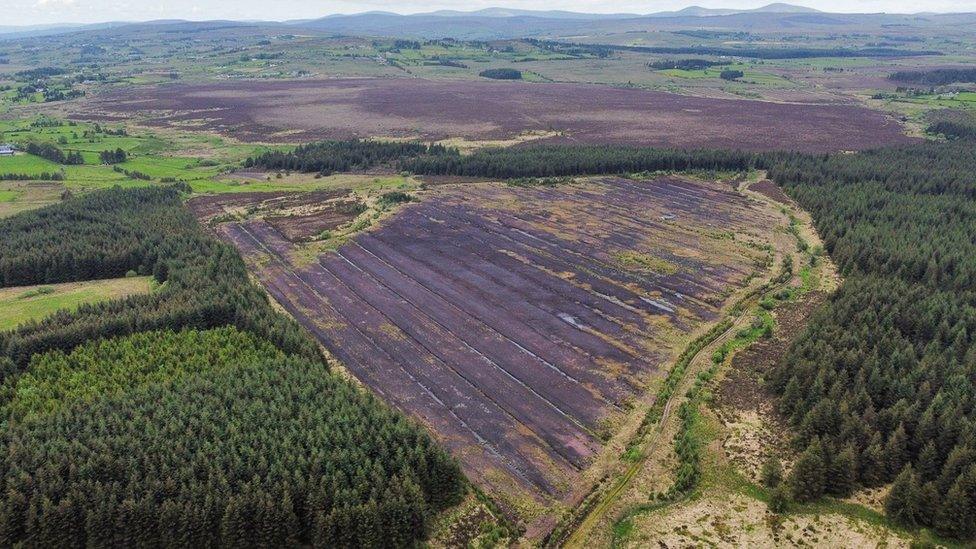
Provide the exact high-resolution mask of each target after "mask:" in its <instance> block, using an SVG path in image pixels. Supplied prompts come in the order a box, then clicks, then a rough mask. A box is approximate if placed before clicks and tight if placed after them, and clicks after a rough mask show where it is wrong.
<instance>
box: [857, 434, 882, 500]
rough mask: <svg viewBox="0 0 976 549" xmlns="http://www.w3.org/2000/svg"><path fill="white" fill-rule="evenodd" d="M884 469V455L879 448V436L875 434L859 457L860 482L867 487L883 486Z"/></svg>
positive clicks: (880, 447)
mask: <svg viewBox="0 0 976 549" xmlns="http://www.w3.org/2000/svg"><path fill="white" fill-rule="evenodd" d="M885 467H886V466H885V453H884V448H882V446H881V435H879V434H878V433H875V434H874V437H873V438H872V439H871V443H870V444H868V447H867V448H866V449H865V450H864V454H863V455H862V456H861V474H860V478H861V482H862V483H863V484H864V485H865V486H868V487H873V486H879V485H881V484H883V483H884V481H885V477H886V475H887V471H886V469H885Z"/></svg>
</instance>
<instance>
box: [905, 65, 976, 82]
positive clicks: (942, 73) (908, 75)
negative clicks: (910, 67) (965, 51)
mask: <svg viewBox="0 0 976 549" xmlns="http://www.w3.org/2000/svg"><path fill="white" fill-rule="evenodd" d="M888 79H889V80H894V81H896V82H905V83H907V84H922V85H926V86H944V85H946V84H956V83H968V82H976V69H968V68H967V69H931V70H927V71H897V72H893V73H891V74H890V75H888Z"/></svg>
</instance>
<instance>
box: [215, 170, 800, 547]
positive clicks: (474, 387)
mask: <svg viewBox="0 0 976 549" xmlns="http://www.w3.org/2000/svg"><path fill="white" fill-rule="evenodd" d="M635 204H637V205H638V207H637V208H633V206H634V205H635ZM636 211H639V212H640V213H639V214H637V213H635V212H636ZM780 222H781V221H780V217H779V214H778V212H776V211H775V210H774V211H768V209H767V208H766V207H765V206H763V204H762V203H761V202H759V201H755V200H750V199H747V198H745V197H744V196H742V195H739V194H737V193H736V192H735V191H733V190H732V189H731V188H730V187H728V186H727V185H722V184H717V183H702V182H695V181H692V180H689V179H683V178H680V179H679V178H660V179H655V180H650V181H639V180H628V179H620V178H602V179H594V180H587V181H583V182H578V183H575V184H569V185H560V186H544V187H510V186H503V185H498V184H478V185H464V186H449V187H445V188H442V189H438V190H437V191H434V192H433V193H431V194H429V195H427V196H426V197H425V198H424V200H423V201H422V202H421V203H420V204H415V205H407V206H405V207H404V208H403V210H402V211H400V212H399V213H397V214H396V215H395V216H394V217H393V218H392V219H390V220H389V221H388V222H385V223H383V224H382V225H381V226H380V227H379V228H378V229H376V230H373V231H366V232H362V233H360V234H358V235H357V236H355V237H354V238H352V239H351V240H350V241H348V242H347V243H346V244H344V245H342V246H341V247H339V248H338V249H337V250H335V251H331V252H325V253H322V254H320V255H318V256H317V257H315V258H314V259H313V260H311V261H309V260H308V259H307V254H306V253H303V252H302V251H301V249H300V246H299V245H298V244H296V243H294V242H291V241H289V240H288V239H287V238H286V237H285V235H284V234H282V233H281V232H279V231H277V230H276V229H275V227H274V226H273V225H272V224H270V223H269V222H268V221H267V220H266V218H260V217H255V218H251V219H246V220H243V221H235V222H230V223H225V224H222V225H220V226H219V229H218V230H219V232H220V233H221V234H222V235H223V236H224V237H225V238H226V239H227V240H229V241H231V242H233V243H234V244H235V245H236V246H237V247H238V249H239V250H240V251H241V252H242V254H243V255H244V257H245V259H246V261H247V262H248V264H249V265H250V267H251V269H252V270H253V271H254V272H255V273H256V274H257V276H258V277H259V279H260V280H261V281H262V283H263V284H264V285H265V286H266V288H267V289H268V290H269V292H270V293H271V294H272V295H273V296H274V297H275V298H276V300H277V301H278V302H279V303H281V304H282V305H283V306H284V307H285V308H286V309H287V310H288V311H289V312H290V313H291V314H292V315H293V316H295V318H297V319H298V320H299V321H300V323H302V324H303V325H304V326H305V327H306V328H308V329H309V330H310V331H311V332H312V333H313V334H314V335H315V336H316V337H317V338H318V339H319V340H320V341H321V342H322V343H323V344H325V345H326V347H327V348H328V349H329V351H330V352H331V353H332V354H333V355H334V357H335V358H337V359H338V360H339V361H340V362H341V364H343V366H345V368H347V369H348V370H349V371H350V372H351V373H352V374H353V375H354V376H355V377H357V378H358V379H360V381H362V382H363V383H364V384H366V385H368V386H369V387H370V388H372V389H373V390H375V391H376V392H377V393H379V394H380V395H382V396H384V398H386V399H387V400H388V401H390V402H391V403H392V404H394V405H395V406H397V407H399V408H400V409H402V410H404V411H405V412H407V413H409V414H411V415H413V416H414V417H417V418H418V419H420V420H421V421H423V422H424V423H426V424H427V425H428V426H429V427H430V428H431V429H432V430H433V431H434V432H435V433H437V435H438V437H439V438H440V439H441V440H442V441H443V443H444V444H445V445H446V446H447V447H448V448H450V449H451V450H452V451H453V453H454V454H455V455H456V456H458V457H459V459H461V462H462V465H463V467H464V470H465V472H466V473H467V474H468V476H469V477H470V478H472V479H474V480H476V481H477V482H479V483H480V484H481V485H482V486H483V487H485V488H486V489H488V491H489V492H490V493H491V494H492V495H493V496H495V497H497V498H498V500H499V501H500V502H502V504H503V506H505V507H506V509H507V510H508V511H509V512H510V513H512V514H513V515H515V516H517V517H518V518H519V519H521V520H524V521H525V522H527V523H529V535H530V536H531V535H533V533H534V534H535V535H538V534H540V533H544V532H545V531H546V530H547V529H548V528H551V527H552V522H551V521H552V515H551V514H550V515H548V516H547V513H551V512H552V510H553V509H561V508H563V506H566V505H572V504H573V503H574V502H575V501H576V500H578V499H579V498H580V497H581V496H582V495H583V492H584V491H585V487H584V486H581V479H582V478H584V475H585V471H586V469H587V468H588V467H589V466H590V465H592V464H593V463H594V461H595V460H596V459H597V457H598V456H599V454H600V453H601V452H602V451H603V444H604V442H605V441H606V440H607V439H608V438H609V437H610V436H612V435H613V433H614V431H615V430H616V429H617V428H618V427H619V425H620V424H621V422H622V421H623V420H624V419H625V416H626V415H627V414H628V412H629V411H630V410H631V409H633V408H634V407H635V405H637V403H639V402H641V401H642V400H643V399H644V398H646V397H645V393H646V392H647V391H648V389H649V386H650V385H651V383H652V381H653V380H654V379H656V378H657V377H658V376H659V375H660V373H661V368H662V367H664V366H665V364H666V362H667V361H668V359H669V357H670V355H671V353H672V352H673V350H674V349H675V348H676V344H677V342H680V341H682V340H684V339H686V338H687V337H688V336H689V334H691V333H693V332H695V331H696V330H697V329H699V327H701V326H703V325H704V324H706V323H708V322H709V321H711V320H714V319H715V318H716V317H717V314H718V311H720V310H721V309H722V307H723V304H724V302H725V300H726V299H727V298H728V296H729V295H730V294H731V293H732V292H733V291H734V290H735V289H738V288H742V287H745V286H747V285H748V284H749V283H750V282H751V281H752V280H753V279H754V278H755V277H756V276H757V275H759V274H761V273H765V272H767V270H768V267H769V266H770V262H771V260H772V254H773V248H771V247H770V241H771V240H772V239H773V237H772V233H769V232H768V230H769V229H765V230H764V229H757V227H765V228H772V227H775V226H777V225H778V224H779V223H780ZM584 484H585V483H584Z"/></svg>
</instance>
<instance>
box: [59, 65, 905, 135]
mask: <svg viewBox="0 0 976 549" xmlns="http://www.w3.org/2000/svg"><path fill="white" fill-rule="evenodd" d="M76 115H77V116H84V117H86V118H92V119H102V120H126V119H131V118H132V117H138V118H142V119H144V122H145V123H146V124H149V125H154V126H161V127H168V128H183V129H197V130H208V131H215V132H221V133H223V134H225V135H233V136H234V137H235V138H237V139H241V140H245V141H258V142H269V141H270V142H296V141H303V140H305V141H307V140H310V139H316V138H342V139H344V138H350V137H360V138H366V137H396V138H415V139H427V140H438V139H446V138H463V139H466V140H469V141H478V140H497V139H511V138H513V137H516V136H519V135H523V134H526V133H527V132H540V131H541V132H550V135H547V136H544V137H545V142H569V143H621V144H632V145H647V146H669V147H685V148H697V147H714V148H730V149H745V150H779V149H783V148H787V149H796V150H804V151H813V152H821V151H831V150H857V149H862V148H868V147H874V146H881V145H886V144H896V143H905V142H908V141H909V140H908V138H906V137H905V136H904V135H903V134H902V128H901V125H900V124H899V123H898V122H896V121H895V120H894V119H891V118H888V117H886V116H885V115H883V114H881V113H878V112H873V111H870V110H867V109H864V108H861V107H857V106H853V105H805V104H786V103H773V102H762V101H748V100H735V99H709V98H701V97H689V96H682V95H676V94H667V93H661V92H654V91H647V90H640V89H626V88H607V87H599V86H592V85H586V84H528V83H510V82H454V81H433V80H422V79H341V80H298V81H295V80H292V81H243V82H234V83H216V84H204V85H167V86H158V87H149V88H137V89H126V90H122V91H119V92H113V93H107V94H105V95H103V96H102V97H100V98H98V99H94V100H92V101H89V102H87V103H85V104H83V105H82V106H80V108H78V110H77V111H76ZM757 128H762V131H757ZM537 141H538V140H537Z"/></svg>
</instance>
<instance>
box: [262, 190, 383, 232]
mask: <svg viewBox="0 0 976 549" xmlns="http://www.w3.org/2000/svg"><path fill="white" fill-rule="evenodd" d="M363 208H364V207H363V205H362V203H360V202H359V201H356V200H336V201H332V202H328V203H326V204H324V205H322V206H320V207H318V208H314V211H313V212H312V213H307V214H293V215H274V216H268V217H266V218H265V220H266V221H267V222H268V223H269V224H271V226H272V227H274V228H275V229H277V230H278V232H280V233H281V234H282V235H284V237H285V238H287V239H288V240H290V241H292V242H307V241H309V240H312V239H314V238H315V237H316V236H318V235H320V234H322V232H323V231H327V230H330V229H335V228H337V227H340V226H342V225H345V224H346V223H349V222H350V221H352V220H353V219H356V216H357V215H359V214H360V213H361V212H362V211H363Z"/></svg>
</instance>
